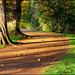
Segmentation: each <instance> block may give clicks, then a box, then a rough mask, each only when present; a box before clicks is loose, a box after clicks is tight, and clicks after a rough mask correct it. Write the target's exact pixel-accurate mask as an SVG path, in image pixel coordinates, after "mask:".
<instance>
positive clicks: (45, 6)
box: [0, 0, 75, 44]
mask: <svg viewBox="0 0 75 75" xmlns="http://www.w3.org/2000/svg"><path fill="white" fill-rule="evenodd" d="M74 4H75V2H74V0H72V1H69V0H61V1H60V0H29V1H28V0H0V43H1V44H12V43H11V41H10V39H9V35H8V30H7V21H8V22H10V21H11V20H13V19H15V20H16V27H15V28H16V30H15V32H16V33H17V34H22V33H21V31H20V28H19V25H20V27H21V28H28V26H29V27H30V29H38V30H43V31H53V32H54V31H55V32H72V33H74V30H75V26H74V24H75V21H74V19H75V9H74V7H75V5H74ZM9 13H12V14H13V15H12V16H11V15H10V14H9ZM36 27H37V28H36ZM22 35H23V34H22ZM26 37H28V36H27V35H26Z"/></svg>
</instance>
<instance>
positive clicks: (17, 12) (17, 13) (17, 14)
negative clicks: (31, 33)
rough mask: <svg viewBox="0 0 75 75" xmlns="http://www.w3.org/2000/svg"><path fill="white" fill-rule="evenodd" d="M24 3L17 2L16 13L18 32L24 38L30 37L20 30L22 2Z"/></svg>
mask: <svg viewBox="0 0 75 75" xmlns="http://www.w3.org/2000/svg"><path fill="white" fill-rule="evenodd" d="M22 1H23V0H16V12H15V16H16V31H17V33H18V34H22V35H23V36H26V37H28V35H25V34H23V33H22V32H21V31H20V28H19V22H20V18H21V2H22Z"/></svg>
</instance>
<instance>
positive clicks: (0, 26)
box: [0, 0, 12, 44]
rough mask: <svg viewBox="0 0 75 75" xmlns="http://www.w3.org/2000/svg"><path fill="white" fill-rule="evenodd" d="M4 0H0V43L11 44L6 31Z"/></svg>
mask: <svg viewBox="0 0 75 75" xmlns="http://www.w3.org/2000/svg"><path fill="white" fill-rule="evenodd" d="M5 6H6V0H0V43H1V44H12V43H11V40H10V38H9V36H8V32H7V22H6V11H5V9H6V7H5Z"/></svg>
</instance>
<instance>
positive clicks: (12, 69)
mask: <svg viewBox="0 0 75 75" xmlns="http://www.w3.org/2000/svg"><path fill="white" fill-rule="evenodd" d="M21 31H22V32H23V33H25V34H27V35H31V36H32V37H31V38H30V37H29V38H27V39H23V40H20V41H18V42H19V43H23V44H19V45H13V46H7V47H5V48H0V74H12V75H14V74H35V75H36V74H41V70H43V69H44V68H45V67H47V66H50V65H52V64H53V63H57V62H58V61H59V60H60V56H61V55H62V54H64V53H65V52H67V51H68V50H69V49H70V42H69V39H68V38H67V37H64V36H62V35H60V34H56V33H46V32H41V31H30V30H23V29H22V30H21Z"/></svg>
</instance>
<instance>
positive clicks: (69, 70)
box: [42, 34, 75, 75]
mask: <svg viewBox="0 0 75 75" xmlns="http://www.w3.org/2000/svg"><path fill="white" fill-rule="evenodd" d="M63 35H64V36H67V37H69V39H70V41H71V47H72V49H71V50H69V51H68V52H67V53H66V54H64V55H63V56H62V57H61V58H62V59H63V60H60V61H59V62H58V63H56V64H53V65H51V66H49V67H47V68H46V69H45V70H43V71H42V74H43V75H53V74H55V75H74V74H75V34H63Z"/></svg>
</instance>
